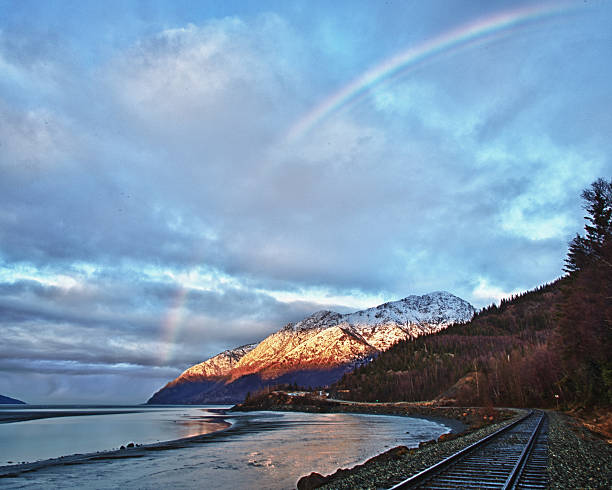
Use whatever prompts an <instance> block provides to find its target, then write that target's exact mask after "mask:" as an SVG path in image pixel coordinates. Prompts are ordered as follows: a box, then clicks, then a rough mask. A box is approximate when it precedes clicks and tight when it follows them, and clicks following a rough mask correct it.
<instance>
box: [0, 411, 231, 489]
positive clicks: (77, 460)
mask: <svg viewBox="0 0 612 490" xmlns="http://www.w3.org/2000/svg"><path fill="white" fill-rule="evenodd" d="M224 412H225V411H224V410H223V409H218V412H217V413H219V415H225V413H224ZM86 415H87V414H86ZM215 423H218V424H219V425H225V427H223V428H221V429H219V430H215V431H213V432H207V433H205V434H199V435H196V436H190V437H183V438H180V439H172V440H169V441H160V442H153V443H149V444H134V443H130V444H133V446H131V445H130V444H128V445H127V446H121V448H119V449H109V450H101V451H96V452H89V453H75V454H69V455H65V456H59V457H56V458H48V459H43V460H40V461H32V462H26V463H15V464H10V465H4V466H0V479H2V478H17V477H19V476H20V475H22V474H24V473H29V472H32V471H37V470H41V469H45V468H50V467H53V466H64V465H76V464H86V463H91V462H96V461H103V460H110V459H131V458H142V457H144V456H146V455H147V454H150V453H151V452H153V451H166V450H172V449H181V448H185V447H189V446H190V445H192V444H197V443H200V442H203V441H205V440H206V439H212V438H215V437H219V436H220V435H222V434H223V433H224V432H226V431H228V430H230V429H232V428H234V429H239V428H240V424H239V423H234V424H232V423H230V422H228V421H227V420H225V418H219V419H218V420H215Z"/></svg>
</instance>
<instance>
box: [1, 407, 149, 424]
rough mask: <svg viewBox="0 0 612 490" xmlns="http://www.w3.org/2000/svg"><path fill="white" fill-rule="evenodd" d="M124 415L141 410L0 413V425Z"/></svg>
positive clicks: (16, 411)
mask: <svg viewBox="0 0 612 490" xmlns="http://www.w3.org/2000/svg"><path fill="white" fill-rule="evenodd" d="M124 413H142V411H141V410H112V411H105V412H100V411H99V410H98V411H89V410H83V411H75V410H66V411H58V410H49V411H44V412H29V411H25V410H15V411H10V412H9V411H5V410H2V411H0V424H10V423H12V422H26V421H28V420H38V419H49V418H54V417H83V416H87V415H117V414H124Z"/></svg>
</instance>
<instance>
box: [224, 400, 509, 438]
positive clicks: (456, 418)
mask: <svg viewBox="0 0 612 490" xmlns="http://www.w3.org/2000/svg"><path fill="white" fill-rule="evenodd" d="M231 410H234V411H251V410H274V411H296V412H312V413H368V414H377V415H402V416H409V417H423V418H427V419H429V420H434V421H440V422H441V423H443V424H445V425H446V426H448V427H451V428H452V433H453V434H458V433H465V432H466V431H472V430H476V429H479V428H480V427H483V426H485V425H489V424H492V423H495V422H499V421H502V420H506V419H508V418H511V417H513V416H514V415H515V414H516V412H515V411H513V410H505V409H493V408H463V407H446V406H439V405H436V404H433V403H413V402H397V403H367V402H350V401H344V400H330V399H327V398H325V397H322V396H317V395H314V394H304V395H297V396H295V395H291V394H289V393H287V392H283V391H273V392H270V393H265V394H260V395H257V396H255V397H251V398H249V399H248V400H247V401H245V402H244V403H240V404H238V405H236V406H234V407H233V408H232V409H231Z"/></svg>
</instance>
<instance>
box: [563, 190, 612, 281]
mask: <svg viewBox="0 0 612 490" xmlns="http://www.w3.org/2000/svg"><path fill="white" fill-rule="evenodd" d="M582 199H583V200H584V209H585V210H586V211H587V213H588V215H587V216H585V217H584V218H585V219H586V221H587V223H586V224H585V226H584V229H585V231H586V236H584V237H582V236H580V235H576V236H575V237H574V238H573V239H572V241H571V242H570V244H569V250H568V253H567V259H566V260H565V271H566V272H569V273H570V274H571V273H573V272H576V271H579V270H581V269H583V268H584V267H585V266H586V265H587V264H588V263H590V262H591V261H592V260H595V259H598V258H599V257H600V256H601V250H602V247H603V246H604V243H605V242H606V241H608V240H610V239H611V237H612V179H610V181H609V182H608V181H605V180H604V179H597V180H596V181H595V182H593V183H592V184H591V187H590V188H588V189H585V190H584V191H582Z"/></svg>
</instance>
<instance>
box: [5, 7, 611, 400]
mask: <svg viewBox="0 0 612 490" xmlns="http://www.w3.org/2000/svg"><path fill="white" fill-rule="evenodd" d="M610 25H612V2H610V1H577V2H548V3H543V2H531V1H525V2H521V1H516V0H513V1H508V2H504V1H488V0H487V1H467V0H465V1H458V0H452V1H448V0H440V1H436V0H432V1H428V2H419V1H409V0H406V1H392V0H390V1H386V2H382V1H381V2H378V1H367V2H359V1H353V0H351V1H336V2H324V1H304V2H299V1H298V2H285V1H279V2H267V1H257V2H242V1H204V2H188V1H177V0H174V1H163V2H162V1H160V2H155V1H149V2H146V1H133V2H129V1H123V0H122V1H109V2H98V1H81V0H79V1H54V2H40V1H28V0H16V1H6V0H0V393H1V394H4V395H8V396H13V397H16V398H20V399H22V400H25V401H27V402H31V403H74V402H79V403H141V402H144V401H146V399H147V398H148V397H149V396H150V395H151V394H152V393H153V392H155V391H156V390H157V389H159V388H160V387H161V386H163V385H164V384H165V383H166V382H167V381H169V380H171V379H173V378H174V377H176V376H177V375H178V374H180V372H181V371H182V370H184V369H186V368H187V367H188V366H190V365H192V364H195V363H198V362H201V361H203V360H205V359H206V358H208V357H210V356H212V355H215V354H217V353H218V352H221V351H223V350H225V349H228V348H232V347H236V346H239V345H242V344H246V343H251V342H255V341H259V340H262V339H263V338H264V337H266V336H267V335H268V334H270V333H272V332H274V331H276V330H277V329H279V328H280V327H281V326H283V325H284V324H286V323H287V322H290V321H298V320H300V319H301V318H303V317H305V316H307V315H309V314H311V313H313V312H314V311H317V310H320V309H333V310H336V311H340V312H347V311H354V310H357V309H362V308H366V307H371V306H375V305H377V304H380V303H382V302H385V301H392V300H398V299H401V298H403V297H405V296H408V295H411V294H425V293H428V292H432V291H438V290H445V291H449V292H451V293H453V294H456V295H458V296H460V297H462V298H464V299H466V300H467V301H470V302H471V303H472V304H473V305H474V306H475V307H477V308H480V307H483V306H485V305H488V304H490V303H492V302H495V301H499V299H500V298H502V297H504V296H507V295H509V294H513V293H516V292H520V291H525V290H527V289H530V288H533V287H536V286H538V285H540V284H543V283H546V282H549V281H552V280H554V279H556V278H558V277H559V276H560V275H562V268H563V261H564V257H565V254H566V251H567V243H568V241H569V240H570V239H571V238H572V236H573V235H574V234H575V233H577V232H580V231H581V230H582V228H583V215H584V211H583V209H581V201H580V192H581V190H582V189H584V188H585V187H587V186H588V185H589V184H590V183H591V182H593V181H594V180H595V179H597V178H598V177H603V178H610V177H611V176H612V151H611V150H612V138H610V135H611V134H612V111H610V108H611V107H612V85H611V84H610V79H611V78H612V30H611V29H610Z"/></svg>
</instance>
